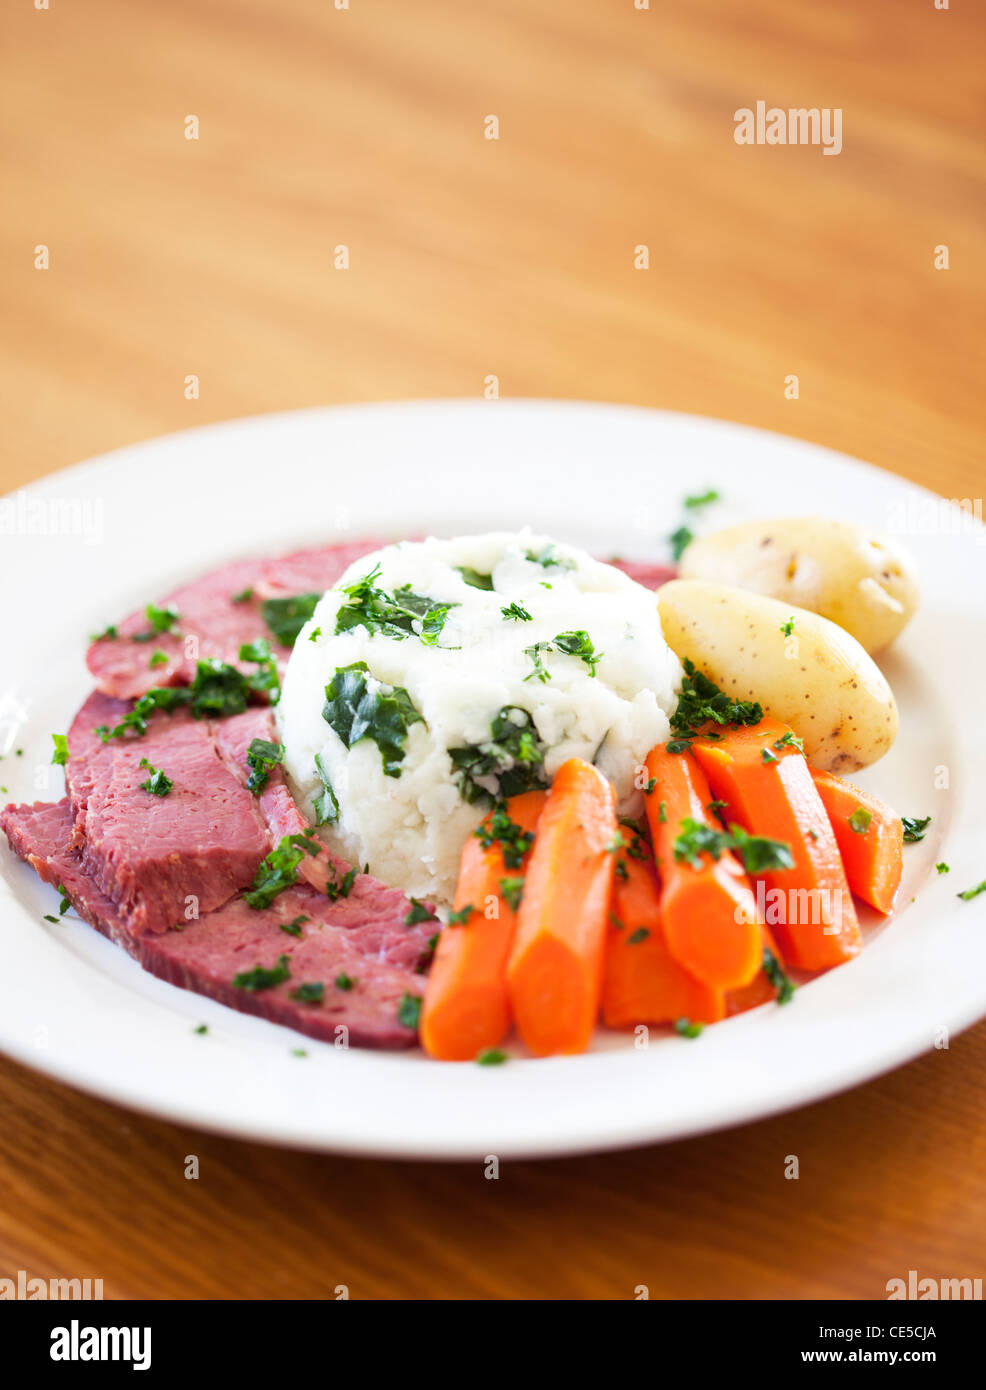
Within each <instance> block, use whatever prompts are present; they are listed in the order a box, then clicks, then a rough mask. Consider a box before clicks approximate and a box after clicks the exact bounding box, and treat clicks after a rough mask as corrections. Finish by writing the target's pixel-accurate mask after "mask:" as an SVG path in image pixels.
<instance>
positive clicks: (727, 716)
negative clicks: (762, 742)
mask: <svg viewBox="0 0 986 1390" xmlns="http://www.w3.org/2000/svg"><path fill="white" fill-rule="evenodd" d="M682 665H683V666H684V669H685V674H684V677H683V679H682V682H681V693H680V694H679V696H678V704H677V707H676V709H675V712H674V714H673V715H672V716H671V721H670V722H671V728H672V730H673V731H674V733H675V734H677V735H678V737H677V739H675V740H674V741H673V742H671V743H669V744H668V745H667V747H668V752H670V753H684V752H686V751H687V750H688V749H689V748H690V747H691V740H692V739H693V738H696V737H697V736H698V733H699V728H700V726H701V725H702V724H706V723H708V722H709V721H710V720H711V721H712V723H714V724H719V725H724V724H759V723H760V720H761V719H762V718H763V709H762V707H761V706H760V705H759V704H758V703H757V702H756V701H755V700H733V699H731V698H730V696H728V695H726V694H725V692H724V691H722V690H720V689H719V687H718V686H717V685H716V684H715V683H714V682H713V681H710V680H709V678H708V676H706V675H703V673H702V672H701V671H699V670H698V669H697V668H696V667H695V664H694V663H693V662H691V661H689V659H688V657H687V656H686V657H685V659H684V661H683V662H682Z"/></svg>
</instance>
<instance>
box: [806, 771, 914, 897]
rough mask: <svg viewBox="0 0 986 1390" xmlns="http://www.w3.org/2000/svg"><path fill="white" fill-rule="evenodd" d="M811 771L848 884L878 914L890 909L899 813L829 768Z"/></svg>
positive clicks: (899, 859)
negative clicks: (833, 834)
mask: <svg viewBox="0 0 986 1390" xmlns="http://www.w3.org/2000/svg"><path fill="white" fill-rule="evenodd" d="M811 775H812V779H813V781H814V783H815V787H816V789H817V791H818V795H819V796H820V797H821V798H822V805H823V806H824V807H825V810H826V813H827V815H828V818H829V821H830V822H831V825H832V829H833V831H834V832H835V840H836V844H837V845H838V846H839V853H840V854H841V855H842V863H843V864H844V866H845V870H846V878H847V879H848V880H849V887H850V888H851V889H852V891H853V892H854V893H855V894H856V896H857V898H862V899H863V901H864V902H867V903H870V904H871V905H872V906H873V907H875V908H876V909H877V910H878V911H879V912H889V911H890V910H891V909H892V907H893V905H894V896H895V894H896V892H897V889H898V888H899V887H900V875H901V869H902V867H903V849H904V827H903V825H902V823H901V819H900V816H898V815H896V814H895V812H893V811H891V809H890V807H889V806H886V805H885V804H884V803H883V802H882V801H879V800H878V799H877V798H876V797H875V796H872V795H871V794H870V793H869V792H864V791H860V789H859V787H854V786H853V784H852V783H851V782H845V781H843V779H842V778H841V777H835V776H833V774H832V773H831V772H819V771H817V770H816V769H815V768H812V769H811Z"/></svg>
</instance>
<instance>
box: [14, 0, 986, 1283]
mask: <svg viewBox="0 0 986 1390" xmlns="http://www.w3.org/2000/svg"><path fill="white" fill-rule="evenodd" d="M638 3H639V0H638ZM3 26H4V29H5V31H6V32H5V35H4V42H3V49H4V51H5V53H6V64H5V65H6V72H5V75H4V83H3V101H4V106H5V109H6V123H7V134H6V135H5V138H4V142H3V154H2V157H0V173H2V177H3V181H4V184H5V186H6V188H7V190H8V199H7V202H8V208H7V214H6V217H5V219H4V223H3V227H2V230H0V237H2V249H3V256H2V273H0V295H2V301H3V310H4V313H5V318H6V320H7V322H8V323H9V324H10V325H11V328H12V331H10V332H8V334H7V338H6V344H5V346H4V347H3V349H2V352H3V374H4V378H5V382H6V391H5V401H4V407H3V415H4V425H5V434H6V438H7V445H8V447H7V450H6V457H5V459H4V462H3V464H2V474H0V488H2V490H4V491H6V490H9V489H11V488H14V487H16V486H17V485H19V484H22V483H24V482H27V481H29V480H30V479H32V478H36V477H38V476H40V475H42V474H44V473H47V472H49V471H50V470H52V469H55V468H59V467H62V466H63V465H67V464H70V463H73V462H75V461H76V460H78V459H81V458H84V457H86V456H87V455H90V454H93V453H96V452H102V451H103V450H106V449H110V448H113V447H114V446H116V445H121V444H126V443H130V442H132V441H134V440H138V439H143V438H147V437H150V436H153V435H158V434H163V433H166V432H168V431H171V430H177V429H182V428H184V427H186V426H189V425H196V424H200V423H203V422H206V421H210V420H220V419H224V418H227V417H230V416H236V415H241V414H249V413H254V412H260V411H268V410H280V409H284V408H289V407H294V406H307V405H312V404H321V403H326V402H334V401H357V400H375V399H385V398H397V397H410V396H459V395H462V396H476V395H478V394H480V393H481V392H482V391H483V386H484V380H485V378H486V377H487V376H488V375H491V374H492V375H496V376H497V377H498V378H499V381H500V390H501V394H502V395H504V396H518V395H523V396H562V397H595V398H600V399H608V400H617V401H632V402H637V403H641V404H646V405H654V406H666V407H670V408H673V409H678V410H685V411H694V412H698V413H700V414H704V415H713V416H722V417H726V418H729V419H735V420H742V421H746V422H748V423H751V424H754V425H760V426H765V427H767V428H768V429H773V430H779V431H783V432H784V433H787V434H793V435H799V436H802V437H804V438H806V439H812V440H816V441H818V442H820V443H823V444H828V445H831V446H834V447H835V448H838V449H844V450H846V451H847V452H849V453H852V454H856V455H859V456H861V457H864V458H867V459H870V460H871V461H873V462H875V463H878V464H880V465H882V466H883V467H885V468H888V469H890V470H892V471H894V472H897V473H901V474H904V475H906V476H907V477H910V478H914V479H917V480H918V481H920V482H923V483H925V484H927V485H928V486H929V487H932V488H935V489H937V490H938V491H940V492H942V493H944V494H945V495H946V496H951V497H960V498H961V497H970V496H975V495H977V494H978V495H981V494H982V491H983V484H984V468H983V463H982V446H983V439H984V415H983V391H982V384H983V357H982V338H983V332H982V330H983V322H984V309H986V271H984V267H986V236H984V221H983V195H984V182H986V180H984V162H983V156H982V128H981V116H982V105H981V103H982V72H983V70H984V56H986V42H984V40H986V32H984V12H983V10H982V8H981V7H977V6H973V5H970V4H964V3H961V0H956V3H954V4H953V5H952V7H951V8H950V9H949V10H948V11H939V10H936V8H935V6H934V3H933V0H909V3H907V4H902V3H900V0H824V3H822V0H815V2H814V3H809V0H800V3H792V0H746V3H744V4H743V5H737V4H735V3H734V2H733V0H689V2H688V4H671V3H666V2H664V0H651V4H650V8H649V9H647V10H643V9H637V8H635V6H634V3H633V0H566V3H565V4H564V5H560V4H558V3H557V0H498V3H497V4H495V5H479V4H474V5H468V4H467V5H463V4H461V3H456V0H417V3H415V4H413V5H409V4H407V3H406V0H351V4H350V8H349V9H348V10H337V9H335V8H334V7H333V5H332V3H331V2H330V0H235V2H234V0H208V2H207V3H204V4H203V3H201V0H197V3H192V0H171V3H169V4H168V5H166V6H165V5H161V4H158V3H154V0H87V3H85V4H81V5H65V4H62V3H60V0H51V8H50V9H49V10H42V11H38V10H35V9H33V8H32V6H31V5H30V4H29V3H27V0H24V3H22V4H20V5H18V6H8V7H6V10H5V13H4V16H3ZM760 99H763V100H765V101H766V102H767V103H768V105H770V104H777V105H779V106H781V107H788V106H813V105H817V106H828V107H839V108H841V109H842V110H843V112H844V132H843V139H844V148H843V151H842V153H841V154H839V155H838V156H837V157H832V156H825V155H824V154H823V153H822V149H821V148H820V147H818V146H814V147H812V146H800V145H792V146H769V147H765V146H757V145H754V146H747V147H744V146H740V145H737V144H736V143H735V141H734V139H733V130H734V119H733V118H734V112H735V111H736V110H737V109H738V108H740V107H744V106H750V107H752V106H754V104H755V102H756V101H757V100H760ZM190 116H192V117H197V118H198V139H188V138H186V131H191V130H193V129H194V126H193V124H192V123H190V122H188V121H187V119H186V118H188V117H190ZM489 116H496V117H497V118H498V121H499V139H497V140H491V139H486V138H485V137H484V129H485V123H486V118H487V117H489ZM943 245H945V246H947V247H948V252H949V268H948V269H947V270H945V269H936V268H935V263H934V262H935V248H936V247H940V246H943ZM40 246H46V247H47V248H48V254H49V268H48V269H47V270H44V271H42V270H38V269H35V258H36V256H38V255H40V254H42V253H40V252H38V251H37V250H36V248H37V247H40ZM341 246H345V247H348V249H349V269H348V270H342V269H336V268H335V262H336V260H337V257H338V255H339V253H338V251H337V249H336V248H338V247H341ZM640 246H646V247H647V248H648V254H649V269H646V270H643V269H636V268H635V266H634V259H635V248H637V247H640ZM191 375H194V376H196V377H198V379H199V396H198V399H187V398H186V394H185V379H186V377H188V376H191ZM792 375H794V376H797V377H798V379H799V386H800V391H799V395H798V398H797V399H789V398H788V397H787V396H786V395H785V378H786V377H789V376H792ZM135 482H136V480H135ZM984 1074H986V1026H984V1025H980V1026H979V1027H977V1028H974V1029H971V1030H970V1031H969V1032H968V1033H967V1034H966V1035H965V1036H963V1037H961V1038H958V1039H956V1040H954V1041H953V1044H952V1047H951V1048H950V1050H949V1051H947V1052H937V1053H933V1054H932V1055H930V1056H927V1057H925V1058H923V1059H922V1060H920V1061H917V1062H915V1063H913V1064H912V1065H910V1066H908V1067H905V1068H903V1069H901V1070H899V1071H897V1072H896V1073H894V1074H893V1075H891V1076H888V1077H885V1078H884V1079H883V1080H880V1081H877V1082H874V1083H872V1084H871V1085H868V1086H865V1087H863V1088H860V1089H859V1090H856V1091H854V1092H852V1093H851V1094H849V1095H846V1096H843V1097H840V1098H837V1099H834V1100H830V1101H827V1102H825V1103H823V1104H820V1105H815V1106H812V1107H811V1108H809V1109H806V1110H801V1111H798V1112H795V1113H793V1114H789V1115H786V1116H783V1117H780V1118H777V1119H773V1120H770V1121H768V1122H765V1123H762V1124H758V1125H752V1126H749V1127H747V1128H745V1129H740V1130H735V1131H732V1132H729V1133H725V1134H720V1135H716V1136H712V1137H708V1138H703V1139H696V1140H692V1141H689V1142H686V1143H680V1144H673V1145H668V1146H666V1147H664V1148H658V1149H649V1150H641V1151H637V1152H631V1153H625V1154H617V1155H609V1156H604V1157H595V1158H585V1159H572V1160H567V1161H557V1162H550V1163H507V1164H505V1165H504V1167H503V1169H502V1174H501V1178H500V1180H499V1181H498V1182H488V1181H486V1180H484V1177H483V1172H482V1169H481V1168H480V1166H479V1165H468V1166H464V1167H455V1166H447V1165H436V1166H428V1165H422V1164H401V1163H381V1162H360V1161H356V1160H351V1159H332V1158H321V1157H314V1156H307V1155H302V1154H295V1153H288V1152H282V1151H275V1150H271V1149H265V1148H262V1147H258V1146H254V1145H247V1144H241V1143H236V1142H232V1141H229V1140H224V1139H217V1138H213V1137H210V1136H206V1135H202V1134H198V1133H194V1132H192V1131H188V1130H184V1129H180V1128H176V1127H174V1126H172V1125H168V1124H163V1123H156V1122H153V1121H150V1120H145V1119H142V1118H139V1117H135V1116H133V1115H130V1114H128V1113H126V1112H124V1111H121V1110H118V1109H116V1108H114V1107H112V1106H109V1105H105V1104H103V1103H101V1102H99V1101H96V1100H91V1099H87V1098H85V1097H82V1096H79V1095H77V1094H74V1093H73V1092H71V1091H69V1090H66V1089H64V1088H63V1087H61V1086H58V1085H55V1084H52V1083H50V1082H48V1081H47V1080H44V1079H42V1078H40V1077H38V1076H35V1075H34V1074H33V1073H31V1072H28V1071H26V1070H23V1069H21V1068H20V1067H18V1066H15V1065H12V1064H10V1063H2V1064H0V1114H2V1123H0V1191H2V1193H3V1198H2V1202H0V1275H5V1274H8V1273H9V1272H11V1271H15V1270H17V1269H18V1268H25V1269H27V1270H28V1272H29V1273H31V1274H34V1275H44V1276H47V1275H56V1274H62V1275H65V1274H78V1275H83V1274H90V1275H93V1276H101V1277H102V1278H104V1280H105V1285H106V1293H107V1296H128V1295H129V1296H150V1297H159V1296H172V1297H219V1296H227V1297H237V1296H240V1297H251V1298H252V1297H262V1296H275V1297H278V1296H309V1297H313V1296H327V1297H333V1296H334V1290H335V1288H336V1286H337V1285H339V1284H346V1285H347V1286H348V1287H349V1289H350V1292H351V1296H352V1297H354V1298H357V1297H358V1298H365V1297H370V1298H372V1297H391V1298H408V1297H426V1298H428V1297H449V1298H457V1297H469V1296H472V1297H483V1298H486V1297H491V1298H499V1297H504V1296H511V1295H513V1296H522V1297H534V1298H537V1297H574V1298H586V1297H591V1298H594V1297H604V1298H630V1297H633V1295H634V1289H635V1287H636V1286H638V1285H641V1284H646V1285H647V1286H648V1287H649V1289H650V1294H651V1297H682V1296H700V1297H729V1296H732V1297H753V1298H759V1297H770V1296H793V1297H804V1296H819V1297H832V1298H838V1297H845V1296H849V1295H853V1296H857V1295H858V1296H862V1297H869V1298H880V1297H882V1296H884V1287H885V1284H886V1281H887V1279H889V1278H891V1277H893V1276H895V1275H898V1274H903V1275H906V1272H907V1270H908V1269H911V1268H917V1269H918V1270H919V1271H922V1272H924V1273H926V1274H933V1275H936V1276H937V1275H944V1274H948V1275H956V1276H961V1275H968V1276H974V1275H980V1276H981V1275H983V1274H984V1273H986V1271H984V1268H983V1233H984V1227H986V1195H984V1194H986V1187H984V1183H983V1172H984V1169H986V1119H984V1106H983V1082H982V1078H983V1075H984ZM188 1154H197V1155H198V1156H199V1158H200V1162H201V1177H200V1179H199V1181H198V1182H189V1181H186V1179H185V1177H184V1161H185V1156H186V1155H188ZM789 1154H797V1155H798V1157H799V1160H800V1173H801V1176H800V1179H799V1180H798V1181H797V1182H791V1181H786V1180H785V1178H784V1163H785V1157H786V1155H789Z"/></svg>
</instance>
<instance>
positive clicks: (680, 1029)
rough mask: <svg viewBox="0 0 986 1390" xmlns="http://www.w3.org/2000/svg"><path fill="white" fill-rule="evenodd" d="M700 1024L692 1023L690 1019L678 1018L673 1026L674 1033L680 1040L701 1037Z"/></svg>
mask: <svg viewBox="0 0 986 1390" xmlns="http://www.w3.org/2000/svg"><path fill="white" fill-rule="evenodd" d="M704 1026H705V1025H704V1024H702V1023H692V1022H691V1020H690V1019H687V1018H679V1019H678V1020H677V1021H676V1022H675V1025H674V1031H675V1032H676V1033H677V1034H678V1035H679V1036H680V1037H682V1038H697V1037H700V1036H701V1033H702V1029H703V1028H704Z"/></svg>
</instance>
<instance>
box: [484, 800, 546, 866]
mask: <svg viewBox="0 0 986 1390" xmlns="http://www.w3.org/2000/svg"><path fill="white" fill-rule="evenodd" d="M473 834H474V835H475V836H476V838H477V839H478V840H479V843H480V844H481V845H482V846H483V849H490V848H491V847H492V846H493V845H499V846H500V852H501V853H502V855H503V862H504V864H505V865H506V867H507V868H508V869H519V868H520V866H521V864H522V863H523V862H524V855H525V854H526V853H527V851H528V850H529V849H530V847H531V845H533V843H534V835H533V833H532V832H531V831H530V830H523V829H522V828H521V827H520V826H519V825H518V824H517V822H516V821H512V820H511V819H510V812H509V811H508V809H507V807H506V806H497V808H496V810H495V811H494V812H493V814H492V815H491V816H488V817H487V820H486V821H484V822H483V824H482V825H481V826H480V827H479V829H478V830H474V831H473Z"/></svg>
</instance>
